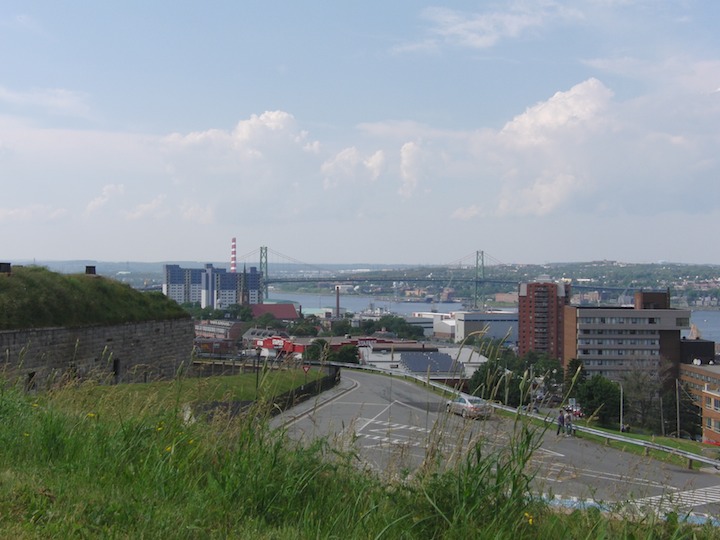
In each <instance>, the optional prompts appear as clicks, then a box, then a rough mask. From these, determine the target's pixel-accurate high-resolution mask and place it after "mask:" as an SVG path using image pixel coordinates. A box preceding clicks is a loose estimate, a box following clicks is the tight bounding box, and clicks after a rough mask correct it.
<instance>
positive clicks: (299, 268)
mask: <svg viewBox="0 0 720 540" xmlns="http://www.w3.org/2000/svg"><path fill="white" fill-rule="evenodd" d="M232 257H233V258H232V260H231V267H232V268H235V267H236V266H237V265H238V263H239V262H242V263H244V264H246V265H251V266H257V268H258V271H259V272H260V274H261V275H262V276H263V286H264V288H265V291H264V292H265V293H266V294H267V286H268V285H272V284H275V283H295V284H299V283H308V284H310V283H319V282H326V281H331V282H332V283H333V284H362V283H417V284H424V285H427V284H434V285H438V286H441V287H450V286H452V285H459V284H462V285H465V286H467V285H470V286H471V287H474V296H475V299H476V300H477V297H478V294H479V291H480V288H481V287H483V286H486V285H492V286H503V285H509V286H512V287H513V288H516V287H517V285H518V283H519V280H518V279H517V278H514V279H511V278H508V277H505V276H502V275H501V274H502V273H503V272H500V271H499V269H500V268H501V267H503V266H507V265H506V264H505V263H503V262H501V261H499V260H497V259H495V258H494V257H492V256H491V255H489V254H487V253H486V252H484V251H481V250H478V251H475V252H472V253H469V254H467V255H465V256H463V257H461V258H459V259H457V260H455V261H451V262H449V263H445V264H436V265H422V266H420V265H418V266H412V267H411V266H410V265H407V268H405V269H403V268H398V267H393V266H392V265H373V267H374V268H362V269H360V268H357V265H343V264H333V265H330V266H327V267H322V266H320V265H317V264H311V263H306V262H302V261H300V260H298V259H296V258H293V257H291V256H288V255H284V254H282V253H279V252H277V251H273V250H272V249H270V248H268V247H265V246H263V247H260V248H258V249H255V250H253V251H251V252H249V253H246V254H243V255H240V256H239V257H235V246H234V244H233V248H232ZM398 266H400V265H398ZM410 271H411V272H412V275H409V273H408V272H410ZM425 272H428V273H425ZM493 274H495V275H493ZM573 289H575V290H599V291H605V292H620V291H627V288H622V287H607V286H603V285H600V284H597V283H595V284H591V285H582V284H573Z"/></svg>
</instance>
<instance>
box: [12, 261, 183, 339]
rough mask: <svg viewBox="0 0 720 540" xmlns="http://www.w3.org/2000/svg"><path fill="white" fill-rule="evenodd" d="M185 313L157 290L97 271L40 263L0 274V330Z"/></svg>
mask: <svg viewBox="0 0 720 540" xmlns="http://www.w3.org/2000/svg"><path fill="white" fill-rule="evenodd" d="M188 317H189V314H188V313H187V312H186V311H185V310H183V309H182V308H181V307H180V306H179V305H178V304H177V303H175V302H174V301H172V300H170V299H168V298H167V297H166V296H165V295H163V294H162V293H160V292H140V291H137V290H135V289H133V288H132V287H130V286H129V285H126V284H123V283H120V282H119V281H116V280H113V279H108V278H105V277H102V276H99V275H85V274H84V273H83V274H59V273H56V272H51V271H50V270H48V269H47V268H43V267H39V266H13V267H12V271H11V272H10V273H0V330H17V329H27V328H47V327H59V326H66V327H72V326H92V325H107V324H120V323H124V322H140V321H150V320H161V319H182V318H188Z"/></svg>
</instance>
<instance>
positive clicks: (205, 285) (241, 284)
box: [163, 264, 263, 309]
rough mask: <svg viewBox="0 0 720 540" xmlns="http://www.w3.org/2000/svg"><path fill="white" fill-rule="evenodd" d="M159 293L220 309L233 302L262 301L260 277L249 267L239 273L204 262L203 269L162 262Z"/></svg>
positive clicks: (182, 302)
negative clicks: (161, 284)
mask: <svg viewBox="0 0 720 540" xmlns="http://www.w3.org/2000/svg"><path fill="white" fill-rule="evenodd" d="M164 270H165V272H164V273H165V279H164V281H163V294H165V295H166V296H168V297H169V298H172V299H173V300H175V301H176V302H177V303H179V304H184V303H200V307H203V308H206V307H211V308H214V309H224V308H227V307H228V306H231V305H233V304H239V305H250V304H262V300H263V298H262V276H261V275H260V273H259V272H258V271H257V268H256V267H254V266H252V267H250V269H249V270H247V269H244V270H243V272H242V273H235V272H228V271H227V270H226V269H224V268H215V267H214V266H213V265H212V264H206V265H205V267H204V268H181V267H180V266H179V265H177V264H166V265H165V268H164Z"/></svg>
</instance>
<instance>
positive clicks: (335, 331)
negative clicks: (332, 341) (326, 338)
mask: <svg viewBox="0 0 720 540" xmlns="http://www.w3.org/2000/svg"><path fill="white" fill-rule="evenodd" d="M331 329H332V335H333V336H344V335H346V334H349V333H350V330H351V329H352V325H351V323H350V321H349V320H348V319H342V320H339V321H333V322H332V325H331Z"/></svg>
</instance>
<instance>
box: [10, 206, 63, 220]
mask: <svg viewBox="0 0 720 540" xmlns="http://www.w3.org/2000/svg"><path fill="white" fill-rule="evenodd" d="M65 215H67V210H66V209H64V208H54V207H52V206H49V205H45V204H31V205H29V206H22V207H17V208H0V222H5V223H20V222H28V221H42V222H45V221H52V220H55V219H58V218H61V217H63V216H65Z"/></svg>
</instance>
